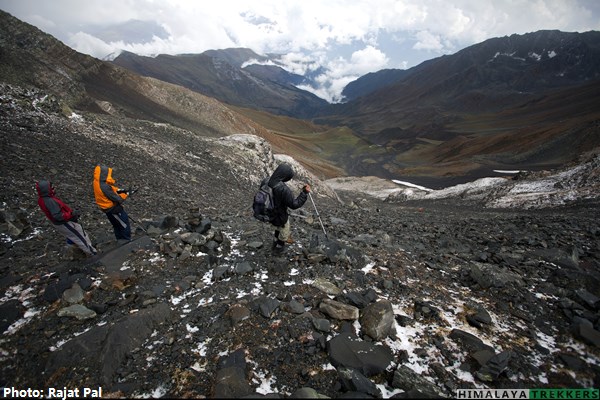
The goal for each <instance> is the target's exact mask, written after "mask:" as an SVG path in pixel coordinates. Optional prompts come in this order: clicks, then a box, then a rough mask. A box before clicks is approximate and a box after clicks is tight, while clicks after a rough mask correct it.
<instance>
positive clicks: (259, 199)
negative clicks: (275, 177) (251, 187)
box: [252, 178, 275, 222]
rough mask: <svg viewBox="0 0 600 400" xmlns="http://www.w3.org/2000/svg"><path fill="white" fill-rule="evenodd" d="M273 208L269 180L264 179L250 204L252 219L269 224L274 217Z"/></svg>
mask: <svg viewBox="0 0 600 400" xmlns="http://www.w3.org/2000/svg"><path fill="white" fill-rule="evenodd" d="M274 208H275V203H274V202H273V189H271V187H270V186H269V178H265V179H263V180H262V182H261V183H260V187H259V188H258V191H257V192H256V194H255V195H254V202H253V203H252V210H253V211H254V218H256V219H257V220H259V221H261V222H271V221H272V220H273V217H274V215H273V209H274Z"/></svg>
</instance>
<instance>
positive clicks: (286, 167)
mask: <svg viewBox="0 0 600 400" xmlns="http://www.w3.org/2000/svg"><path fill="white" fill-rule="evenodd" d="M293 177H294V169H293V168H292V166H291V165H290V164H286V163H283V164H279V166H278V167H277V168H276V169H275V172H273V175H271V179H269V186H271V187H275V185H277V184H278V183H279V182H287V181H289V180H290V179H292V178H293Z"/></svg>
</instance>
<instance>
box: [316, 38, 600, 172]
mask: <svg viewBox="0 0 600 400" xmlns="http://www.w3.org/2000/svg"><path fill="white" fill-rule="evenodd" d="M599 43H600V32H586V33H581V34H579V33H565V32H559V31H540V32H535V33H531V34H526V35H512V36H509V37H504V38H495V39H490V40H487V41H485V42H483V43H480V44H477V45H474V46H471V47H469V48H466V49H464V50H461V51H459V52H458V53H456V54H454V55H451V56H443V57H440V58H437V59H434V60H430V61H428V62H425V63H423V64H421V65H419V66H417V67H415V68H412V69H411V70H409V71H407V74H406V76H404V77H403V78H401V79H400V80H398V81H397V82H396V83H394V84H392V85H389V86H385V87H381V88H379V89H378V90H375V91H374V92H372V93H370V94H367V95H364V96H362V97H359V98H357V99H355V100H353V101H350V102H348V103H347V104H342V105H335V106H333V107H331V108H330V115H329V116H327V117H322V118H317V119H316V122H321V123H328V124H333V125H335V124H344V125H347V126H349V127H350V128H352V129H353V130H354V131H355V132H357V133H358V134H359V136H361V137H362V138H364V139H365V140H367V141H369V142H371V143H374V144H377V145H379V146H384V148H386V151H384V152H379V153H378V154H376V155H365V159H366V160H369V161H368V163H362V165H361V164H357V165H355V166H354V168H357V171H362V173H367V174H368V173H373V174H378V175H380V176H389V177H394V176H398V174H400V175H404V176H406V175H407V174H408V175H413V174H416V175H423V174H424V175H429V174H433V175H440V174H452V175H463V176H468V175H469V174H470V172H469V171H473V170H478V171H481V172H480V173H483V174H485V173H486V172H485V171H488V172H487V173H489V171H490V169H493V168H500V167H504V166H505V165H504V162H506V163H507V164H509V165H511V166H512V167H513V168H529V167H531V166H532V165H537V167H538V168H541V167H544V166H545V167H551V166H553V165H556V163H562V162H568V161H572V160H575V159H576V158H577V156H578V155H579V154H580V153H579V149H580V148H582V147H585V146H592V147H594V146H598V145H600V139H597V138H596V137H595V136H594V135H591V136H590V135H587V136H585V139H583V140H582V142H581V143H582V144H578V143H577V140H578V139H580V138H579V134H578V132H587V131H588V130H589V124H590V123H593V121H595V120H596V119H597V118H598V109H599V107H598V106H597V105H598V104H600V102H599V99H598V96H599V94H598V90H597V88H598V81H599V79H600V44H599ZM561 91H563V92H561ZM566 99H569V101H565V100H566ZM565 135H566V136H570V137H571V139H570V140H568V142H569V143H571V144H572V146H568V147H566V148H565V147H563V148H562V150H561V151H560V152H559V151H558V149H559V148H561V145H559V144H558V143H557V142H554V141H555V140H556V138H557V137H563V136H565ZM473 140H475V143H473V142H472V141H473ZM456 143H461V146H462V147H461V148H462V149H463V150H461V151H457V149H456V147H455V146H456ZM498 143H502V146H499V147H497V145H498ZM507 143H510V145H509V146H508V147H507ZM532 143H535V146H536V148H535V150H533V149H532V148H531V145H532ZM508 148H510V150H507V149H508ZM467 149H468V150H467ZM484 149H485V150H484ZM532 151H533V152H534V153H535V155H532ZM480 152H481V153H480ZM558 153H560V154H558ZM493 154H496V155H498V154H502V156H494V155H493ZM373 159H375V160H377V162H375V163H373V162H372V160H373ZM440 163H441V164H440ZM450 163H452V164H453V165H452V166H450V167H449V165H450ZM436 165H437V166H436ZM458 165H462V166H461V167H458ZM441 166H444V167H443V168H442V167H441ZM409 167H410V170H407V169H406V168H409Z"/></svg>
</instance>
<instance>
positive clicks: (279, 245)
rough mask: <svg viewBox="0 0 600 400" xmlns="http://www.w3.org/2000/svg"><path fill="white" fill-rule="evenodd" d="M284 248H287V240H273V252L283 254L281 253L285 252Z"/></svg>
mask: <svg viewBox="0 0 600 400" xmlns="http://www.w3.org/2000/svg"><path fill="white" fill-rule="evenodd" d="M284 249H285V242H282V241H281V240H277V241H275V242H273V247H272V248H271V250H272V251H273V254H281V253H283V250H284Z"/></svg>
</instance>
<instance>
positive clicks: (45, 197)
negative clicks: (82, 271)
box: [35, 180, 97, 256]
mask: <svg viewBox="0 0 600 400" xmlns="http://www.w3.org/2000/svg"><path fill="white" fill-rule="evenodd" d="M35 188H36V190H37V192H38V196H39V197H38V205H39V206H40V208H41V209H42V211H43V212H44V214H46V218H48V220H49V221H50V222H52V225H53V226H54V227H55V228H56V230H57V231H59V232H60V233H61V234H62V235H63V236H64V237H66V238H67V243H69V244H75V245H76V246H77V247H79V248H80V249H81V250H82V251H83V252H84V253H85V254H87V255H88V256H91V255H95V254H96V253H97V251H96V249H95V248H94V246H92V241H91V240H90V238H89V236H88V234H87V233H86V232H85V230H84V229H83V227H82V226H81V224H79V221H78V219H79V213H78V212H77V211H74V210H73V209H71V207H69V206H68V205H67V204H65V203H64V202H63V201H62V200H61V199H59V198H58V197H57V196H56V190H55V189H54V185H52V182H50V181H47V180H41V181H39V182H36V184H35Z"/></svg>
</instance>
